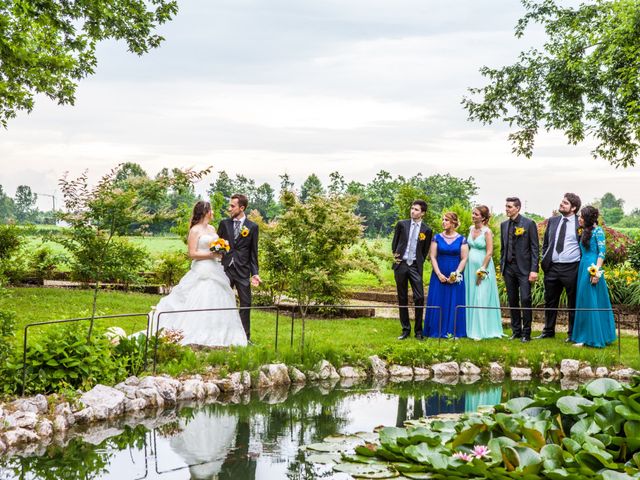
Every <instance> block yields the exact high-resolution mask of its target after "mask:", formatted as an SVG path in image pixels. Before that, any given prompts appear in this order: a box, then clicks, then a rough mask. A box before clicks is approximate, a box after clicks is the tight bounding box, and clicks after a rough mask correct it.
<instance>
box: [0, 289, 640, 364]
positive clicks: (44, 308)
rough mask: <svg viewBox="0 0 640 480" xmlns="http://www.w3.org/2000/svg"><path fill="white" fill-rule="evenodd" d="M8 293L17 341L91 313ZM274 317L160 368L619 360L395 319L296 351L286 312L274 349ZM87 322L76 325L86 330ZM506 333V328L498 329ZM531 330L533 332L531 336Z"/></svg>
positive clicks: (111, 306) (57, 295)
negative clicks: (436, 330) (406, 333)
mask: <svg viewBox="0 0 640 480" xmlns="http://www.w3.org/2000/svg"><path fill="white" fill-rule="evenodd" d="M9 291H10V296H9V297H6V298H3V299H1V300H0V309H11V310H14V311H15V312H16V314H17V323H18V331H17V334H18V340H21V339H22V330H23V329H24V326H25V325H26V324H29V323H36V322H41V321H46V320H53V319H64V318H75V317H83V316H87V315H89V313H90V308H91V298H92V292H91V291H88V290H62V289H46V288H12V289H9ZM158 299H159V297H158V296H157V295H145V294H135V293H121V292H109V291H106V292H100V295H99V296H98V312H99V314H100V315H109V314H119V313H145V312H147V311H148V310H149V307H150V306H151V305H154V304H155V303H156V302H157V301H158ZM111 325H117V326H121V327H123V328H124V329H125V330H126V331H127V332H128V333H133V332H135V331H139V330H143V329H144V327H145V320H144V319H143V318H138V319H134V318H124V319H111V320H98V321H97V323H96V330H97V331H98V332H100V331H103V330H104V329H105V328H106V327H107V326H111ZM275 325H276V316H275V314H274V313H273V312H264V311H263V312H258V311H256V312H254V314H253V315H252V339H253V340H254V341H255V342H256V343H257V344H258V347H252V348H251V347H250V348H240V349H232V350H222V351H213V352H205V353H199V354H198V355H196V356H195V357H193V359H192V360H191V361H190V363H189V364H187V365H184V364H174V365H166V366H164V367H162V368H164V369H165V370H164V371H167V372H169V373H172V374H175V375H177V374H179V373H183V372H184V371H190V372H195V371H203V370H204V369H205V368H206V367H208V366H210V365H219V366H224V367H225V368H229V369H232V370H233V369H238V368H242V369H248V370H254V369H256V368H258V367H259V366H260V365H262V364H265V363H270V362H276V361H284V362H285V363H288V364H294V365H301V366H305V367H306V368H308V367H310V366H311V365H313V363H315V362H316V361H317V360H319V359H322V358H325V359H327V360H329V361H331V362H332V363H333V364H334V365H336V366H341V365H344V364H360V365H366V363H367V360H366V359H367V357H368V356H369V355H373V354H377V355H380V356H381V357H383V358H385V359H387V360H388V361H390V362H393V363H397V364H404V365H430V364H432V363H435V362H440V361H449V360H457V361H465V360H469V361H472V362H473V363H475V364H476V365H480V366H487V365H488V364H489V362H491V361H498V362H500V363H503V364H504V365H506V366H515V365H519V366H526V365H528V366H530V367H532V368H533V369H534V371H535V370H539V368H540V365H542V364H543V363H547V364H558V363H559V362H560V360H561V359H563V358H575V359H582V360H587V361H589V362H591V364H592V365H604V366H613V365H617V364H618V363H619V361H618V355H617V346H616V345H612V346H609V347H607V348H605V349H589V348H581V349H578V348H574V347H572V346H570V345H568V344H566V343H564V341H563V340H564V338H563V336H564V335H563V334H559V335H558V337H556V338H555V339H551V340H543V341H533V342H531V343H528V344H521V343H519V342H518V343H513V342H511V341H509V340H506V339H492V340H484V341H480V342H476V341H473V340H468V339H460V340H457V341H454V340H441V341H438V340H436V339H429V340H427V341H424V342H418V341H416V340H407V341H404V342H399V341H397V340H396V336H397V335H398V334H399V333H400V327H399V322H398V320H396V319H380V318H359V319H331V320H318V319H315V320H313V319H310V320H307V321H306V325H305V348H304V349H301V348H300V345H301V332H302V328H301V327H302V324H301V321H300V320H299V319H298V320H296V322H295V329H294V346H293V348H291V347H290V346H289V342H290V326H291V321H290V317H289V314H286V313H281V315H280V318H279V325H280V328H279V347H280V348H279V351H278V353H276V352H275V333H276V331H275ZM87 327H88V323H82V324H78V328H87ZM47 328H57V327H36V328H34V330H33V332H31V331H30V333H29V335H30V337H31V335H32V333H33V335H34V337H33V338H34V339H35V338H37V337H38V336H39V335H43V334H46V331H47ZM505 333H509V332H505ZM535 333H536V332H534V334H535ZM622 347H623V350H622V356H621V358H620V363H622V364H624V365H628V366H631V367H633V368H636V369H640V357H639V356H638V343H637V339H636V337H634V336H623V338H622Z"/></svg>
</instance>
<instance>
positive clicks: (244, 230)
mask: <svg viewBox="0 0 640 480" xmlns="http://www.w3.org/2000/svg"><path fill="white" fill-rule="evenodd" d="M240 236H242V237H248V236H249V229H248V228H247V227H242V230H240Z"/></svg>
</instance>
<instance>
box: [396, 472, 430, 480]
mask: <svg viewBox="0 0 640 480" xmlns="http://www.w3.org/2000/svg"><path fill="white" fill-rule="evenodd" d="M403 475H404V476H405V477H407V478H410V479H411V480H427V479H429V478H433V475H432V474H431V473H427V472H405V473H404V474H403Z"/></svg>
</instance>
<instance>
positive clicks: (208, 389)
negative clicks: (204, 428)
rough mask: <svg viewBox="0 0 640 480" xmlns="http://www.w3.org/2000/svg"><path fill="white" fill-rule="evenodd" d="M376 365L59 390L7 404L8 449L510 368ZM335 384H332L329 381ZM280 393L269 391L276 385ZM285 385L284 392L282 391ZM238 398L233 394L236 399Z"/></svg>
mask: <svg viewBox="0 0 640 480" xmlns="http://www.w3.org/2000/svg"><path fill="white" fill-rule="evenodd" d="M368 360H369V367H368V369H366V370H365V369H363V368H360V367H352V366H342V367H340V368H339V369H336V368H335V367H334V366H333V365H331V363H330V362H328V361H327V360H321V361H319V362H318V363H317V364H316V365H315V366H314V368H313V369H312V370H310V371H308V372H306V373H303V372H301V371H300V370H298V369H297V368H295V367H289V366H287V365H285V364H283V363H279V364H268V365H263V366H261V367H260V368H259V369H258V372H257V375H254V378H253V381H252V378H251V375H250V374H249V372H247V371H243V372H234V373H231V374H229V375H228V376H226V377H224V378H217V377H214V376H210V377H208V376H204V377H203V376H202V375H193V376H189V377H184V378H180V379H177V378H172V377H169V376H167V375H159V376H147V377H142V378H138V377H135V376H132V377H129V378H127V379H126V380H125V381H124V382H121V383H118V384H117V385H115V386H113V387H109V386H106V385H100V384H98V385H96V386H94V387H93V388H92V389H91V390H89V391H88V392H84V393H82V395H81V396H80V397H79V398H78V400H77V401H74V402H73V403H69V402H67V401H64V399H60V397H58V396H57V395H50V396H49V397H46V396H44V395H42V394H39V395H36V396H34V397H27V398H19V399H17V400H14V401H12V402H10V403H7V404H0V453H3V452H5V451H6V450H9V449H11V450H13V449H16V448H19V447H21V446H24V445H29V444H34V443H38V442H39V443H48V442H50V441H51V439H52V437H54V436H56V437H59V436H64V435H65V434H67V433H68V432H69V430H70V429H72V428H74V427H76V426H81V425H91V424H94V425H95V424H98V422H104V421H106V420H112V419H115V418H117V417H121V416H123V415H125V414H132V413H133V414H140V413H141V412H142V411H143V410H150V409H156V410H158V409H164V408H167V407H172V406H176V405H178V404H180V403H182V402H189V401H204V400H208V401H213V400H216V399H218V398H219V397H230V398H231V399H233V397H236V398H237V397H239V396H240V395H242V394H246V393H248V392H249V391H250V390H251V389H255V390H258V391H260V392H265V393H264V394H262V393H261V394H260V397H261V399H266V400H265V401H268V402H269V403H278V402H281V401H284V399H286V392H287V391H288V390H289V388H292V389H295V390H296V391H297V390H298V389H299V388H301V386H302V385H304V384H305V383H308V382H313V383H314V384H318V385H319V388H320V389H321V391H322V392H324V391H325V390H326V391H327V392H328V391H330V390H331V388H333V386H334V385H335V384H336V383H337V382H338V381H340V382H341V386H343V387H345V388H348V387H350V386H352V385H353V384H355V383H357V382H359V381H361V380H362V379H365V378H371V379H373V380H374V383H375V382H386V381H387V380H389V381H391V382H403V381H410V380H414V379H415V380H426V379H429V378H433V381H435V382H438V383H444V384H455V383H458V382H462V383H474V382H476V381H478V380H480V378H481V376H480V375H481V374H485V375H486V377H487V378H488V379H489V380H490V381H492V382H502V381H503V380H504V377H505V369H504V367H503V366H501V365H500V364H499V363H497V362H492V363H491V364H490V365H489V367H488V368H486V369H485V370H484V371H483V370H482V369H480V368H479V367H477V366H476V365H474V364H473V363H471V362H463V363H461V364H458V363H457V362H445V363H436V364H434V365H431V366H429V367H411V366H404V365H388V364H387V362H385V361H384V360H382V359H381V358H380V357H378V356H377V355H372V356H370V357H369V358H368ZM638 373H640V372H637V371H636V370H634V369H631V368H621V369H617V370H614V371H609V370H608V369H607V368H606V367H597V368H595V370H594V368H593V367H592V366H591V365H590V364H589V363H588V362H580V361H578V360H573V359H564V360H562V361H561V362H560V365H559V368H558V367H553V366H545V365H543V366H542V368H541V371H540V374H539V378H541V379H542V381H543V382H550V381H556V380H560V386H561V388H562V389H575V388H577V386H578V385H579V382H580V381H586V380H590V379H593V378H602V377H609V378H613V379H616V380H622V381H628V380H630V379H631V378H632V377H633V376H634V375H637V374H638ZM509 377H510V378H511V379H512V380H514V381H528V380H531V379H532V369H531V368H528V367H511V368H510V369H509ZM325 384H329V388H326V387H325ZM272 391H273V392H277V394H273V395H271V394H269V393H268V392H272ZM283 392H284V395H283V394H282V393H283ZM232 401H233V400H232Z"/></svg>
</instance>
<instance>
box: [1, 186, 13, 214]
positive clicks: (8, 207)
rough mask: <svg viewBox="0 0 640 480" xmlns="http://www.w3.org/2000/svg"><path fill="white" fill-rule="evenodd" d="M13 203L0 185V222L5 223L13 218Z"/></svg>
mask: <svg viewBox="0 0 640 480" xmlns="http://www.w3.org/2000/svg"><path fill="white" fill-rule="evenodd" d="M15 210H16V207H15V203H14V201H13V199H12V198H11V197H10V196H9V195H7V194H6V193H5V192H4V189H3V188H2V185H0V223H7V222H9V220H12V219H13V218H15Z"/></svg>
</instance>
